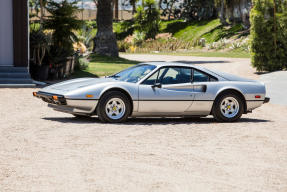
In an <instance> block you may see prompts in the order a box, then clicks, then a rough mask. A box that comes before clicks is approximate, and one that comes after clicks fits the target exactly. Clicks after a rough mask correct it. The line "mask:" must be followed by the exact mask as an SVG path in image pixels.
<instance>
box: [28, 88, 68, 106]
mask: <svg viewBox="0 0 287 192" xmlns="http://www.w3.org/2000/svg"><path fill="white" fill-rule="evenodd" d="M33 95H34V97H37V98H40V99H42V100H43V101H44V102H47V103H49V104H55V105H67V101H66V99H65V97H64V96H63V95H57V94H51V93H46V92H42V91H39V92H36V93H33ZM54 97H57V99H54Z"/></svg>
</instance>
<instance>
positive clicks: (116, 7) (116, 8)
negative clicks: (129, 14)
mask: <svg viewBox="0 0 287 192" xmlns="http://www.w3.org/2000/svg"><path fill="white" fill-rule="evenodd" d="M114 5H115V19H116V20H117V21H118V20H119V0H114Z"/></svg>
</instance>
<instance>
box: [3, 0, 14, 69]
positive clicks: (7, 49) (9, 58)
mask: <svg viewBox="0 0 287 192" xmlns="http://www.w3.org/2000/svg"><path fill="white" fill-rule="evenodd" d="M12 6H13V5H12V0H0V66H12V65H13V9H12Z"/></svg>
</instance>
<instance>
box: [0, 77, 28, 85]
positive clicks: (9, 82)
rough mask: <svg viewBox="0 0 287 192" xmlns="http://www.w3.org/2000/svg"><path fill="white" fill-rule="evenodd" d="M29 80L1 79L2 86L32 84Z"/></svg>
mask: <svg viewBox="0 0 287 192" xmlns="http://www.w3.org/2000/svg"><path fill="white" fill-rule="evenodd" d="M32 83H33V81H32V79H29V78H0V84H32Z"/></svg>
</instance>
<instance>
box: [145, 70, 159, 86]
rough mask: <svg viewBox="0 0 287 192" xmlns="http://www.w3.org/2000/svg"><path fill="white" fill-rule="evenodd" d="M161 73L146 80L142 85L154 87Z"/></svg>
mask: <svg viewBox="0 0 287 192" xmlns="http://www.w3.org/2000/svg"><path fill="white" fill-rule="evenodd" d="M158 73H159V71H157V72H155V73H154V74H153V75H152V76H150V77H149V78H148V79H146V80H145V81H144V82H143V83H142V84H143V85H154V84H155V83H156V80H157V77H158Z"/></svg>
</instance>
